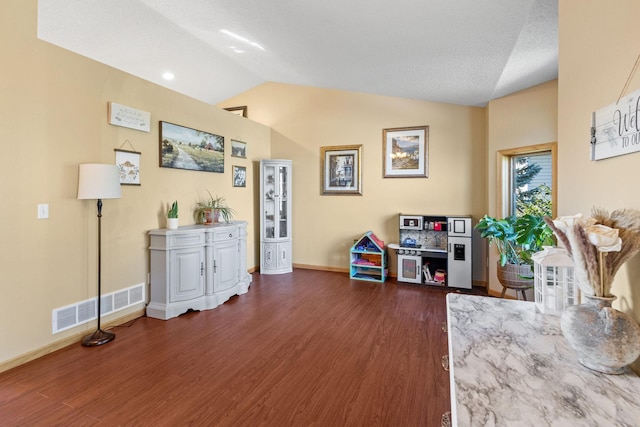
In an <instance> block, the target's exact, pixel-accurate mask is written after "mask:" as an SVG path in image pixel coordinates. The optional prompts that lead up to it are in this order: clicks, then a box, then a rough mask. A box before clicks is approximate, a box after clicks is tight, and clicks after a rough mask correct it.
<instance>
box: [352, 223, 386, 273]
mask: <svg viewBox="0 0 640 427" xmlns="http://www.w3.org/2000/svg"><path fill="white" fill-rule="evenodd" d="M349 271H350V273H349V277H350V278H352V279H355V280H368V281H372V282H384V281H385V280H386V279H387V273H388V270H387V253H386V251H385V249H384V242H383V241H382V240H380V239H378V237H376V235H375V234H373V233H372V232H371V231H367V232H366V233H365V234H364V235H363V236H362V237H360V238H359V239H358V240H356V242H355V243H354V245H353V246H352V247H351V263H350V268H349Z"/></svg>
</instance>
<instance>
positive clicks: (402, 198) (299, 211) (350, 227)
mask: <svg viewBox="0 0 640 427" xmlns="http://www.w3.org/2000/svg"><path fill="white" fill-rule="evenodd" d="M238 105H247V106H248V115H249V117H250V118H251V119H253V120H256V121H258V122H260V123H263V124H265V125H267V126H269V127H271V128H272V136H271V155H272V157H273V158H286V159H292V160H293V196H294V199H293V261H294V263H295V264H296V265H307V266H313V267H321V268H333V269H337V270H341V271H347V270H348V266H349V248H350V246H351V245H352V244H353V240H354V239H356V238H358V237H359V236H360V235H362V234H363V233H364V232H366V231H368V230H372V231H373V232H375V233H376V234H377V235H378V236H379V237H380V238H381V239H383V240H384V241H385V242H387V243H391V242H396V243H397V241H398V214H399V213H400V212H403V213H409V214H471V215H473V216H474V221H477V219H478V218H479V217H480V216H482V215H483V214H484V212H485V211H486V199H485V196H484V195H485V193H486V180H485V179H484V176H485V174H486V165H485V162H484V159H485V158H486V151H485V109H484V108H472V107H464V106H456V105H451V104H438V103H431V102H424V101H416V100H409V99H401V98H392V97H384V96H375V95H365V94H359V93H352V92H343V91H337V90H326V89H318V88H310V87H303V86H294V85H286V84H279V83H266V84H263V85H260V86H258V87H256V88H254V89H252V90H250V91H248V92H246V93H244V94H241V95H239V96H237V97H235V98H232V99H230V100H227V101H225V102H224V104H221V106H224V107H231V106H238ZM419 125H428V126H429V178H428V179H425V178H383V177H382V175H383V170H382V159H383V157H382V129H384V128H394V127H404V126H419ZM354 144H356V145H359V144H362V146H363V153H362V157H363V160H362V183H363V184H362V187H363V194H362V196H355V195H340V196H336V195H321V189H320V179H321V178H320V174H321V171H320V147H322V146H338V145H354ZM391 255H394V256H390V257H389V260H390V263H391V265H392V270H394V271H395V254H393V253H392V254H391ZM477 261H478V262H477V264H479V265H480V266H482V262H481V261H480V260H479V259H478V260H477ZM483 273H484V270H483V269H482V268H479V273H478V274H479V275H480V276H479V280H483V279H484V277H483V276H481V275H482V274H483ZM475 277H476V279H477V278H478V276H477V275H476V276H475Z"/></svg>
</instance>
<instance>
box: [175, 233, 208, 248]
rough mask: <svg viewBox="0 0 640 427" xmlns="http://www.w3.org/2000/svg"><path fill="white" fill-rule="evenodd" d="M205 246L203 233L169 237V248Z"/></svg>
mask: <svg viewBox="0 0 640 427" xmlns="http://www.w3.org/2000/svg"><path fill="white" fill-rule="evenodd" d="M203 244H204V234H203V233H188V234H186V233H185V234H172V235H170V236H169V245H168V247H170V248H183V247H189V246H196V245H203Z"/></svg>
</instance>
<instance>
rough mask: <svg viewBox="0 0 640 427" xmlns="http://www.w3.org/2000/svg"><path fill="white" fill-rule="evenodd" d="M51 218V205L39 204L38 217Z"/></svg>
mask: <svg viewBox="0 0 640 427" xmlns="http://www.w3.org/2000/svg"><path fill="white" fill-rule="evenodd" d="M47 218H49V205H47V204H40V205H38V219H47Z"/></svg>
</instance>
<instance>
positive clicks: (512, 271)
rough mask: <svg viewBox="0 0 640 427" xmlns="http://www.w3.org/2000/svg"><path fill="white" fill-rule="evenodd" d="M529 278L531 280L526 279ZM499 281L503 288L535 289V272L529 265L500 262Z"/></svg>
mask: <svg viewBox="0 0 640 427" xmlns="http://www.w3.org/2000/svg"><path fill="white" fill-rule="evenodd" d="M523 276H525V277H529V279H525V278H524V277H523ZM498 280H499V281H500V283H502V285H503V286H505V287H508V288H511V289H529V288H533V271H532V270H531V266H530V265H529V264H522V265H518V264H505V265H504V266H501V265H500V262H498Z"/></svg>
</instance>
